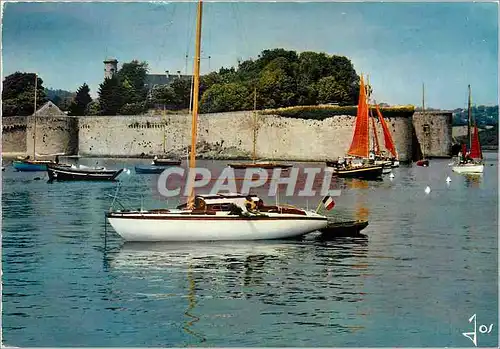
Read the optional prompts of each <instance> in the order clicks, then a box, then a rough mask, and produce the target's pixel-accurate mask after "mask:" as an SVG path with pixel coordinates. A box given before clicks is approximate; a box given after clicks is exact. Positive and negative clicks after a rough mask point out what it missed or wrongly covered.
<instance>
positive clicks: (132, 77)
mask: <svg viewBox="0 0 500 349" xmlns="http://www.w3.org/2000/svg"><path fill="white" fill-rule="evenodd" d="M147 73H148V64H147V63H146V62H139V61H138V60H133V61H132V62H130V63H124V64H123V65H122V67H121V69H120V70H119V71H118V74H117V77H118V79H119V80H120V81H121V82H122V84H123V86H124V87H125V88H126V89H127V102H128V103H137V102H143V101H144V100H145V99H146V94H147V89H146V88H145V87H144V83H145V81H146V74H147Z"/></svg>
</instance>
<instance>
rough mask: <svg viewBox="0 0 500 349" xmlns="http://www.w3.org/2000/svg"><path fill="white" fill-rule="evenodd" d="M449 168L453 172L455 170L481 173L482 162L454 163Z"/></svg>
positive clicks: (482, 168) (482, 169) (457, 171)
mask: <svg viewBox="0 0 500 349" xmlns="http://www.w3.org/2000/svg"><path fill="white" fill-rule="evenodd" d="M451 169H452V171H453V172H456V173H483V171H484V165H482V164H463V165H455V166H453V167H452V168H451Z"/></svg>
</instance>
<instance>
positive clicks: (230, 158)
mask: <svg viewBox="0 0 500 349" xmlns="http://www.w3.org/2000/svg"><path fill="white" fill-rule="evenodd" d="M26 155H30V154H27V153H21V152H16V153H3V154H2V159H3V160H16V158H17V157H18V156H26ZM154 157H155V156H154V155H144V156H141V155H59V159H103V160H105V159H108V160H120V159H124V160H152V159H154ZM37 158H38V159H47V158H49V159H51V158H54V156H53V155H45V156H37ZM165 158H172V159H176V158H177V159H180V160H181V161H189V159H187V158H186V157H184V156H183V157H175V156H170V157H168V156H165ZM435 158H443V159H445V158H451V156H450V157H435ZM196 160H212V161H231V162H239V161H241V162H245V163H246V162H251V161H252V158H250V157H242V156H231V155H229V154H226V155H223V154H217V155H216V156H210V155H208V154H207V155H204V154H201V155H199V156H197V157H196ZM257 161H263V162H276V163H287V162H289V163H292V162H293V163H296V162H300V163H326V162H327V161H331V159H323V160H319V159H258V160H257ZM399 162H400V163H401V164H410V163H411V162H412V161H402V160H400V161H399Z"/></svg>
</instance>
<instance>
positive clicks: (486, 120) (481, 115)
mask: <svg viewBox="0 0 500 349" xmlns="http://www.w3.org/2000/svg"><path fill="white" fill-rule="evenodd" d="M471 112H472V117H473V120H476V122H477V125H478V126H486V125H492V126H493V125H497V124H498V105H495V106H486V105H478V106H472V107H471ZM467 118H468V111H467V109H455V110H454V111H453V126H461V125H467V123H468V122H467Z"/></svg>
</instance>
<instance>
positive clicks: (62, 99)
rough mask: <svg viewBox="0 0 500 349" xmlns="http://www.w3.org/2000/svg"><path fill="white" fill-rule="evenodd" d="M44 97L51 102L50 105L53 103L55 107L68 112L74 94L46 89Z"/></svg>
mask: <svg viewBox="0 0 500 349" xmlns="http://www.w3.org/2000/svg"><path fill="white" fill-rule="evenodd" d="M45 95H46V96H47V99H48V100H50V101H52V103H54V104H55V105H57V106H58V107H59V109H61V110H63V111H66V110H69V107H70V105H71V103H72V102H73V99H74V98H75V96H76V93H75V92H70V91H66V90H60V89H57V90H53V89H50V88H46V89H45Z"/></svg>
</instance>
